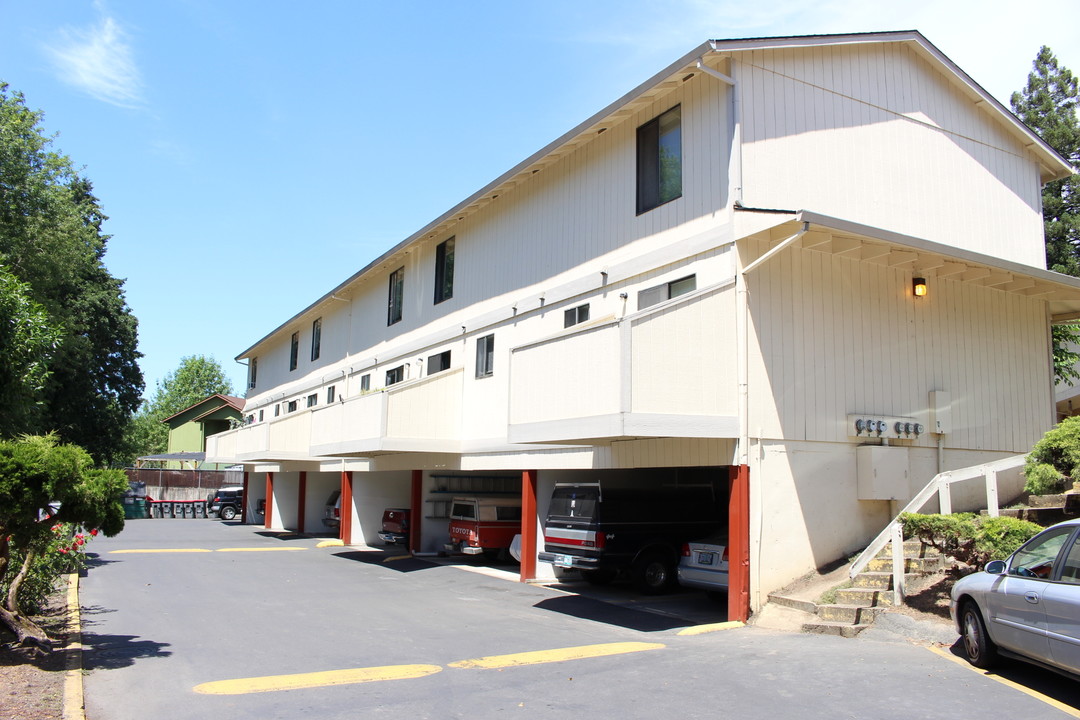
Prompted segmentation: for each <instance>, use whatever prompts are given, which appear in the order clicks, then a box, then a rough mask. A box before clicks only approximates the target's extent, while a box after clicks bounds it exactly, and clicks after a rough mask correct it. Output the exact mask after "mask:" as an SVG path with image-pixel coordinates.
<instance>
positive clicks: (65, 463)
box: [0, 435, 127, 650]
mask: <svg viewBox="0 0 1080 720" xmlns="http://www.w3.org/2000/svg"><path fill="white" fill-rule="evenodd" d="M126 489H127V478H126V477H125V475H124V473H123V472H122V471H120V470H96V469H94V467H93V459H92V458H91V457H90V455H89V454H88V453H87V452H86V451H85V450H83V449H82V448H80V447H78V446H75V445H62V444H59V443H58V442H57V439H56V436H55V435H48V436H35V437H29V436H24V437H22V438H20V439H18V440H4V441H0V581H2V582H0V587H3V588H4V589H5V591H6V592H5V593H4V597H3V598H2V599H0V622H3V623H4V624H5V625H7V626H8V627H9V628H10V629H11V630H12V632H14V633H15V635H16V637H18V639H19V642H21V643H23V644H26V645H32V646H37V647H38V648H41V649H45V650H47V649H49V647H50V646H51V643H50V641H49V638H48V636H47V635H46V634H45V632H44V631H43V630H42V629H41V628H40V627H39V626H38V625H36V624H35V623H34V622H33V621H32V620H31V619H30V618H29V617H27V616H26V614H25V613H24V611H23V606H22V604H21V603H20V594H21V592H22V589H23V587H24V586H25V584H26V583H27V580H28V577H29V576H30V575H31V573H32V572H34V571H35V570H36V571H37V572H39V573H40V572H46V573H51V574H52V575H53V576H55V575H56V574H57V573H58V572H59V571H60V570H61V568H58V567H56V566H55V565H47V564H42V563H41V562H39V561H40V560H41V559H42V554H43V552H44V551H45V550H46V548H48V547H49V546H50V543H51V541H52V536H53V527H54V526H56V525H58V524H63V523H71V524H74V525H78V526H83V527H87V528H94V529H100V530H101V531H102V532H104V533H105V535H107V536H110V537H111V536H113V535H116V534H117V533H119V532H120V531H121V530H123V528H124V508H123V505H121V503H120V495H121V493H123V491H124V490H126ZM57 503H59V505H57ZM12 558H17V559H18V562H17V563H12V562H11V560H12ZM39 579H40V578H39ZM54 579H55V577H53V578H46V580H54Z"/></svg>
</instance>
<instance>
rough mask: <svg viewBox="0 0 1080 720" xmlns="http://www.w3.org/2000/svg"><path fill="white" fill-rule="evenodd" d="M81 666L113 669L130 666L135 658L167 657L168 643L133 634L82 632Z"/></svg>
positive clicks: (90, 668)
mask: <svg viewBox="0 0 1080 720" xmlns="http://www.w3.org/2000/svg"><path fill="white" fill-rule="evenodd" d="M82 641H83V668H84V669H86V670H115V669H117V668H123V667H130V666H131V665H134V664H135V661H136V660H142V659H144V658H154V657H169V656H170V655H172V651H170V650H166V649H165V648H167V647H169V644H168V643H160V642H155V641H153V640H139V639H138V637H137V636H135V635H97V634H95V633H88V632H84V633H83V636H82Z"/></svg>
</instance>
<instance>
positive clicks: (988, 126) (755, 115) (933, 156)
mask: <svg viewBox="0 0 1080 720" xmlns="http://www.w3.org/2000/svg"><path fill="white" fill-rule="evenodd" d="M737 61H738V62H737V70H736V71H737V76H738V79H739V82H740V85H739V87H740V91H741V92H742V100H743V102H742V108H743V110H742V121H743V138H744V148H743V166H744V176H743V177H744V182H743V187H744V195H743V203H744V204H745V205H748V206H751V207H768V208H786V209H792V210H800V209H807V210H814V211H815V212H821V213H824V214H827V215H833V216H835V217H841V218H844V219H847V220H853V221H855V222H860V223H863V224H867V225H873V226H877V227H881V228H885V229H888V230H893V231H896V232H900V233H904V234H907V235H912V236H915V237H921V238H925V239H928V240H933V241H936V242H940V243H944V244H948V245H955V246H957V247H962V248H966V249H969V250H974V251H977V252H981V253H985V254H987V255H992V256H997V257H1001V258H1005V259H1008V260H1013V261H1016V262H1020V263H1024V264H1027V265H1032V266H1035V267H1045V257H1044V254H1043V246H1042V242H1041V239H1042V216H1041V205H1040V180H1039V173H1038V168H1037V166H1036V165H1035V164H1034V163H1033V162H1032V161H1031V159H1030V158H1029V157H1028V155H1027V153H1026V151H1025V150H1024V148H1023V147H1022V146H1021V145H1020V143H1019V142H1018V141H1017V140H1015V139H1013V138H1012V137H1011V136H1009V135H1008V134H1006V132H1005V131H1004V130H1003V129H1002V128H1001V126H1000V124H999V123H998V122H996V121H995V120H993V119H992V117H991V116H990V114H989V113H987V112H984V111H981V110H979V109H977V107H976V106H975V103H974V102H973V101H972V100H971V99H969V98H968V97H967V96H965V95H963V94H962V93H961V92H960V91H959V90H958V89H957V87H956V85H954V84H952V83H950V82H949V81H948V80H947V79H946V78H945V76H944V75H942V74H941V73H940V72H938V71H937V70H936V69H934V68H932V67H931V66H930V65H929V64H928V63H927V62H926V61H925V60H922V59H921V58H920V57H918V56H917V55H916V54H915V53H914V52H913V51H912V50H910V49H908V48H905V47H903V46H900V45H898V44H895V43H893V44H881V45H858V46H837V47H828V48H814V49H810V50H792V49H789V50H767V51H764V50H759V51H754V52H747V53H742V54H739V55H738V56H737Z"/></svg>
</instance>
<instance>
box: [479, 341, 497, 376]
mask: <svg viewBox="0 0 1080 720" xmlns="http://www.w3.org/2000/svg"><path fill="white" fill-rule="evenodd" d="M494 372H495V336H494V335H485V336H484V337H482V338H478V339H477V341H476V377H478V378H479V377H488V376H489V375H492V374H494Z"/></svg>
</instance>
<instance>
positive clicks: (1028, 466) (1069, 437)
mask: <svg viewBox="0 0 1080 720" xmlns="http://www.w3.org/2000/svg"><path fill="white" fill-rule="evenodd" d="M1078 470H1080V417H1069V418H1065V419H1064V420H1062V421H1061V422H1060V423H1058V424H1057V426H1055V427H1054V428H1052V429H1050V430H1049V431H1047V433H1046V434H1045V435H1043V436H1042V438H1041V439H1040V440H1039V442H1037V443H1035V447H1033V448H1032V449H1031V453H1030V454H1029V455H1028V456H1027V462H1026V463H1025V464H1024V476H1025V477H1026V479H1027V480H1026V482H1025V484H1024V489H1025V490H1027V491H1028V492H1031V493H1035V494H1037V495H1045V494H1047V493H1052V492H1060V491H1061V490H1063V489H1065V487H1066V485H1068V484H1069V482H1071V481H1072V480H1074V479H1080V474H1078Z"/></svg>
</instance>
